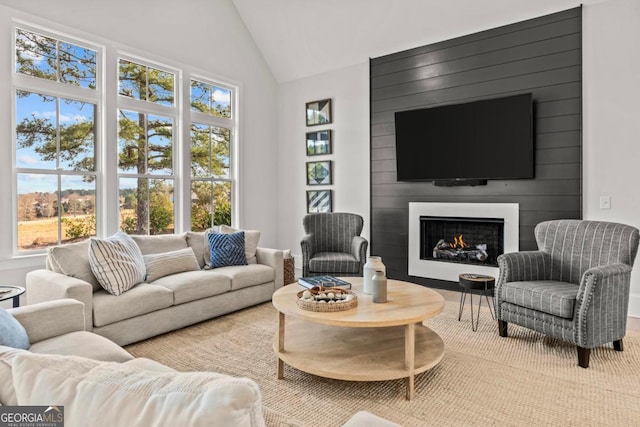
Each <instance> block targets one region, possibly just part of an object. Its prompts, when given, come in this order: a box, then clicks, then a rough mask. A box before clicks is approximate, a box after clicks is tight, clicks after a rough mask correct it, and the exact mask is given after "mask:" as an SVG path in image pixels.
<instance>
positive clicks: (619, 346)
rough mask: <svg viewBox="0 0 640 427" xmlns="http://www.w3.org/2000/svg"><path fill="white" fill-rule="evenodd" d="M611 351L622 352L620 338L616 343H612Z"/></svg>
mask: <svg viewBox="0 0 640 427" xmlns="http://www.w3.org/2000/svg"><path fill="white" fill-rule="evenodd" d="M613 349H614V350H615V351H622V350H624V347H623V346H622V338H620V339H619V340H618V341H614V342H613Z"/></svg>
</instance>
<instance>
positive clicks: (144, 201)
mask: <svg viewBox="0 0 640 427" xmlns="http://www.w3.org/2000/svg"><path fill="white" fill-rule="evenodd" d="M119 75H120V95H123V96H128V97H132V98H137V99H141V100H147V101H149V102H154V103H159V104H170V105H172V104H173V102H174V89H173V88H174V86H173V85H174V76H173V74H170V73H166V72H163V71H160V70H156V69H153V68H151V67H147V66H144V65H140V64H136V63H133V62H129V61H124V60H121V61H120V63H119ZM118 126H119V138H120V141H121V145H122V146H121V150H120V155H119V158H118V166H119V167H120V169H121V170H125V171H134V172H135V173H136V174H139V175H146V174H148V173H153V172H154V171H158V170H163V169H171V167H172V162H173V150H172V144H161V143H157V144H155V143H154V142H153V141H166V140H169V141H171V139H172V133H173V130H172V126H171V123H168V122H167V120H165V119H162V118H159V117H155V116H148V115H146V114H143V113H129V112H124V111H122V110H121V111H120V115H119V119H118ZM148 186H149V182H148V179H147V178H138V179H137V195H138V197H137V200H136V202H137V203H136V230H135V232H136V234H149V233H150V232H151V231H152V230H151V227H150V218H151V216H154V217H156V218H158V217H160V216H162V215H161V214H160V213H155V212H150V211H149V210H150V201H151V198H152V196H151V194H150V193H149V192H148V191H147V190H148ZM147 195H149V196H148V197H147ZM151 207H153V208H154V209H155V207H154V206H153V204H151ZM158 209H163V208H162V206H159V207H158Z"/></svg>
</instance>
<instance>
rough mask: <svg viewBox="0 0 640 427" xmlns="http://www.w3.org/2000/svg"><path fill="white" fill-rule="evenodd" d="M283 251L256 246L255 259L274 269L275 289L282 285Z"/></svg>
mask: <svg viewBox="0 0 640 427" xmlns="http://www.w3.org/2000/svg"><path fill="white" fill-rule="evenodd" d="M283 256H284V251H283V250H281V249H269V248H257V249H256V259H257V260H258V264H264V265H268V266H270V267H272V268H273V269H274V270H275V271H276V277H275V284H276V289H278V288H281V287H282V286H284V263H283Z"/></svg>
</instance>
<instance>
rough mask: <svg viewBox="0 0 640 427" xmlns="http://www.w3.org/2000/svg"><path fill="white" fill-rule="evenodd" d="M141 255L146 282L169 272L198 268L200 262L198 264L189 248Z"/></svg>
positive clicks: (174, 272)
mask: <svg viewBox="0 0 640 427" xmlns="http://www.w3.org/2000/svg"><path fill="white" fill-rule="evenodd" d="M142 257H143V258H144V265H145V268H146V270H147V283H150V282H153V281H154V280H157V279H159V278H161V277H164V276H168V275H170V274H176V273H182V272H183V271H194V270H200V264H198V260H197V259H196V254H195V253H194V252H193V249H191V248H184V249H180V250H177V251H171V252H165V253H162V254H149V255H143V256H142Z"/></svg>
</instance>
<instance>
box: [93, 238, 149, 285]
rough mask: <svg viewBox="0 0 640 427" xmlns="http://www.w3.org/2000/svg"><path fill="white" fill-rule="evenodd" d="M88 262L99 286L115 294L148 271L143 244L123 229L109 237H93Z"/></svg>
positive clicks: (139, 279) (138, 281)
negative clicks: (141, 246)
mask: <svg viewBox="0 0 640 427" xmlns="http://www.w3.org/2000/svg"><path fill="white" fill-rule="evenodd" d="M89 264H90V265H91V271H92V272H93V275H94V276H96V279H98V282H99V283H100V286H102V287H103V288H104V290H105V291H107V292H109V293H110V294H112V295H120V294H122V293H124V292H126V291H128V290H129V289H131V288H132V287H133V286H134V285H136V284H138V283H141V282H143V281H144V278H145V275H146V269H145V266H144V258H143V257H142V252H140V248H139V247H138V245H136V242H134V241H133V239H132V238H131V237H129V236H128V235H127V234H126V233H123V232H122V231H119V232H117V233H116V234H114V235H113V236H111V237H107V238H106V239H96V238H91V240H90V242H89Z"/></svg>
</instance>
